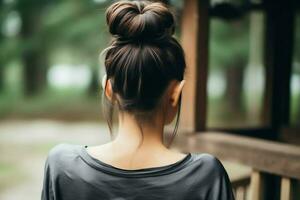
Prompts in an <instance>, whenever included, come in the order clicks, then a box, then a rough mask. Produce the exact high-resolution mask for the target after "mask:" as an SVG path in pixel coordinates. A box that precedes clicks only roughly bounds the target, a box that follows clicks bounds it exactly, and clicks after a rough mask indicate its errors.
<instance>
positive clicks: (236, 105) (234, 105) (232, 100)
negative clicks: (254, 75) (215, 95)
mask: <svg viewBox="0 0 300 200" xmlns="http://www.w3.org/2000/svg"><path fill="white" fill-rule="evenodd" d="M244 70H245V67H244V66H243V65H235V66H231V67H227V68H226V72H225V73H226V90H225V99H226V103H227V107H228V109H229V110H230V111H233V114H241V113H242V111H243V93H242V90H243V81H244Z"/></svg>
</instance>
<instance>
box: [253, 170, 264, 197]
mask: <svg viewBox="0 0 300 200" xmlns="http://www.w3.org/2000/svg"><path fill="white" fill-rule="evenodd" d="M263 191H264V183H263V177H262V174H261V172H259V171H256V170H253V172H252V174H251V183H250V192H251V193H250V199H251V200H262V199H263V196H264V193H263Z"/></svg>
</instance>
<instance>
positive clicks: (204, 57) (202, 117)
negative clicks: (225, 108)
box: [180, 0, 209, 132]
mask: <svg viewBox="0 0 300 200" xmlns="http://www.w3.org/2000/svg"><path fill="white" fill-rule="evenodd" d="M184 3H185V5H184V10H183V16H182V31H181V34H182V35H181V42H182V46H183V48H184V51H185V57H186V62H187V69H186V74H185V79H186V85H185V87H184V90H183V95H182V113H181V121H180V126H181V128H180V129H183V130H185V131H188V132H190V131H192V132H195V131H203V130H205V125H206V98H207V92H206V87H207V68H208V31H209V22H208V20H209V16H208V8H209V0H185V2H184Z"/></svg>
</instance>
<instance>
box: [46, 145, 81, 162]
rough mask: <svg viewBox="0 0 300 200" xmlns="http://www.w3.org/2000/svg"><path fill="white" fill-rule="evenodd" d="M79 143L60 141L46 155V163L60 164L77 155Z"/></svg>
mask: <svg viewBox="0 0 300 200" xmlns="http://www.w3.org/2000/svg"><path fill="white" fill-rule="evenodd" d="M79 147H80V145H74V144H68V143H60V144H57V145H55V146H54V147H52V148H51V149H50V150H49V152H48V155H47V164H48V165H52V166H60V167H61V166H62V165H65V164H66V162H68V161H70V159H73V158H74V157H76V155H78V152H77V150H78V148H79Z"/></svg>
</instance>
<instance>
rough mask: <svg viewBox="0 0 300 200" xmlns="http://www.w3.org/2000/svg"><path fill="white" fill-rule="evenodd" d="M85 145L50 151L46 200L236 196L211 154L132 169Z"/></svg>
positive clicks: (216, 198) (199, 199)
mask: <svg viewBox="0 0 300 200" xmlns="http://www.w3.org/2000/svg"><path fill="white" fill-rule="evenodd" d="M86 147H87V146H84V145H73V144H59V145H57V146H55V147H54V148H53V149H51V151H50V152H49V154H48V157H47V160H46V163H45V171H44V181H43V188H42V195H41V199H42V200H102V199H104V200H106V199H107V200H150V199H151V200H159V199H163V200H168V199H169V200H233V199H234V196H233V192H232V188H231V184H230V181H229V178H228V175H227V173H226V171H225V169H224V167H223V165H222V164H221V162H220V161H219V160H218V159H217V158H215V157H214V156H212V155H210V154H196V153H188V154H187V156H186V157H184V158H183V159H182V160H179V161H177V162H176V163H173V164H170V165H165V166H161V167H152V168H144V169H136V170H126V169H120V168H117V167H114V166H112V165H109V164H107V163H104V162H102V161H100V160H98V159H95V158H93V157H92V156H90V155H89V154H88V153H87V151H86Z"/></svg>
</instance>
